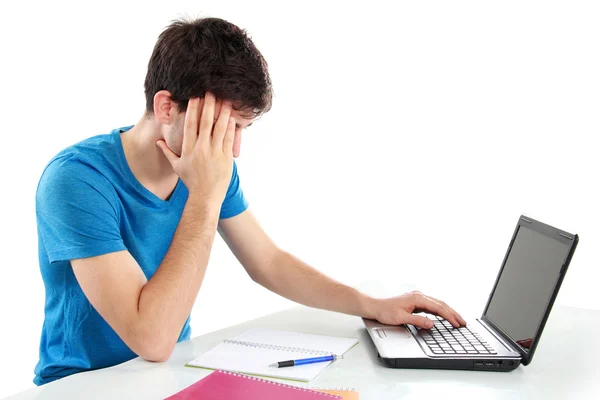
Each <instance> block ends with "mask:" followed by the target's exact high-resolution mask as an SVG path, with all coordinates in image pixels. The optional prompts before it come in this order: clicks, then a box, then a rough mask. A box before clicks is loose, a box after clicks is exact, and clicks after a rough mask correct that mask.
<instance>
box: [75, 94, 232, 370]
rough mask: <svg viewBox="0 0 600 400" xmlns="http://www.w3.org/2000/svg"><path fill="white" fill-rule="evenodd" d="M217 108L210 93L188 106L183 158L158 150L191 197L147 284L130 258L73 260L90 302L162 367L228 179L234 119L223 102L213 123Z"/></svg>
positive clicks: (189, 301) (188, 304)
mask: <svg viewBox="0 0 600 400" xmlns="http://www.w3.org/2000/svg"><path fill="white" fill-rule="evenodd" d="M215 106H216V101H215V98H214V96H212V95H211V94H207V95H206V96H205V99H204V102H203V103H202V102H201V101H200V100H198V99H192V100H190V101H189V105H188V111H187V112H186V116H185V128H184V138H183V148H182V151H181V153H182V154H181V156H178V155H176V154H175V153H173V152H172V151H171V150H170V149H169V148H168V147H167V145H166V143H165V142H164V141H159V142H158V143H157V144H158V145H159V147H161V149H162V150H163V152H164V154H165V156H166V157H167V159H168V160H169V162H170V163H171V165H172V166H173V169H174V171H175V172H176V173H177V175H179V177H180V178H181V179H182V180H183V182H184V183H185V185H186V186H187V188H188V191H189V196H188V200H187V203H186V205H185V208H184V211H183V214H182V217H181V220H180V221H179V225H178V227H177V230H176V231H175V235H174V236H173V240H172V242H171V246H170V247H169V250H168V251H167V254H166V255H165V257H164V259H163V261H162V262H161V264H160V265H159V267H158V269H157V271H156V273H155V274H154V275H153V276H152V278H151V279H150V280H149V281H147V280H146V278H145V275H144V273H143V272H142V270H141V268H140V266H139V265H138V264H137V262H136V261H135V260H134V259H133V257H132V256H131V254H129V252H127V251H120V252H116V253H109V254H105V255H102V256H98V257H90V258H85V259H75V260H71V265H72V266H73V271H74V273H75V276H76V278H77V281H78V282H79V284H80V286H81V288H82V290H83V292H84V293H85V295H86V297H87V298H88V299H89V301H90V303H92V305H93V306H94V308H96V310H97V311H98V312H99V313H100V315H101V316H102V317H103V318H104V319H105V320H106V321H107V322H108V324H109V325H110V326H111V327H112V328H113V329H114V330H115V332H116V333H117V334H118V335H119V337H121V339H122V340H123V341H124V342H125V344H127V346H128V347H129V348H130V349H131V350H132V351H133V352H135V353H136V354H138V355H139V356H141V357H143V358H145V359H148V360H152V361H163V360H166V359H167V358H168V357H169V356H170V355H171V353H172V351H173V348H174V346H175V344H176V342H177V339H178V338H179V335H180V333H181V329H182V327H183V324H184V323H185V320H186V319H187V317H188V315H189V314H190V311H191V309H192V306H193V304H194V301H195V299H196V296H197V295H198V291H199V290H200V286H201V284H202V280H203V279H204V273H205V271H206V266H207V264H208V259H209V256H210V250H211V247H212V244H213V240H214V236H215V233H216V230H217V224H218V219H219V211H220V208H221V203H222V202H223V199H224V197H225V192H226V190H227V187H228V184H229V181H230V179H231V174H232V169H233V155H232V147H233V138H234V134H235V120H234V119H233V118H230V114H231V104H230V103H229V102H228V103H226V104H225V103H223V107H222V109H221V106H220V105H218V106H217V107H218V110H217V113H219V112H220V114H218V115H219V117H218V120H217V122H216V123H215V122H214V117H215V114H216V113H215ZM201 108H202V115H201V117H200V109H201ZM213 124H214V129H213ZM211 133H212V134H211Z"/></svg>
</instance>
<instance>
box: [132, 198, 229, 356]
mask: <svg viewBox="0 0 600 400" xmlns="http://www.w3.org/2000/svg"><path fill="white" fill-rule="evenodd" d="M218 219H219V208H218V207H216V206H209V205H207V204H205V202H204V201H203V200H202V199H198V198H194V197H191V196H190V198H188V201H187V203H186V206H185V208H184V210H183V214H182V217H181V220H180V221H179V225H178V226H177V230H176V231H175V235H174V236H173V241H172V242H171V246H170V247H169V250H168V251H167V254H166V255H165V257H164V259H163V261H162V263H161V264H160V266H159V267H158V269H157V271H156V273H155V274H154V276H153V277H152V278H151V279H150V280H149V281H148V283H146V285H145V286H144V288H143V289H142V291H141V293H140V297H139V307H138V310H139V318H140V322H141V323H142V324H144V328H145V334H147V335H155V337H158V338H160V339H159V340H157V342H158V343H160V344H161V345H162V346H166V347H167V348H171V347H172V346H174V345H175V344H176V342H177V339H178V337H179V334H180V332H181V328H182V327H183V324H184V323H185V320H186V319H187V317H188V316H189V314H190V312H191V310H192V306H193V304H194V301H195V300H196V297H197V295H198V291H199V290H200V286H201V285H202V281H203V279H204V274H205V272H206V267H207V265H208V260H209V257H210V251H211V248H212V244H213V241H214V237H215V232H216V230H217V224H218ZM165 351H166V352H167V353H169V354H170V351H169V350H168V349H167V350H165Z"/></svg>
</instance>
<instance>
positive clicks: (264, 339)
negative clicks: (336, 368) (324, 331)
mask: <svg viewBox="0 0 600 400" xmlns="http://www.w3.org/2000/svg"><path fill="white" fill-rule="evenodd" d="M231 340H238V341H242V342H252V343H261V344H266V345H276V346H283V347H297V348H305V349H311V350H318V351H323V352H327V353H333V354H337V355H343V354H344V353H346V352H347V351H348V350H350V349H351V348H352V347H353V346H354V345H355V344H356V343H358V340H357V339H354V338H340V337H334V336H324V335H311V334H308V333H297V332H289V331H280V330H274V329H263V328H254V329H249V330H247V331H246V332H244V333H242V334H241V335H238V336H236V337H234V338H231ZM307 357H308V356H302V355H298V354H297V355H296V357H295V358H307Z"/></svg>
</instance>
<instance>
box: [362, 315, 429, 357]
mask: <svg viewBox="0 0 600 400" xmlns="http://www.w3.org/2000/svg"><path fill="white" fill-rule="evenodd" d="M366 325H367V329H370V330H371V333H372V334H371V336H372V338H373V339H374V340H373V341H374V342H375V346H376V347H377V351H378V352H379V354H380V356H381V357H383V358H420V357H426V355H425V353H424V352H423V350H422V349H421V346H419V343H417V341H416V340H415V338H414V337H413V335H412V334H411V333H410V331H409V330H408V328H406V327H405V326H404V325H399V326H392V325H382V324H377V323H376V322H374V321H368V322H367V323H366Z"/></svg>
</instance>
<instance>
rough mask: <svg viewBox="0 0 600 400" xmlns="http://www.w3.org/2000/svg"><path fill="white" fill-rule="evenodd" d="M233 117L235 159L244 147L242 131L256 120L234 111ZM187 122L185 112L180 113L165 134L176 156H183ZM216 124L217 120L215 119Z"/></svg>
mask: <svg viewBox="0 0 600 400" xmlns="http://www.w3.org/2000/svg"><path fill="white" fill-rule="evenodd" d="M231 116H232V117H233V118H235V125H236V127H235V139H234V140H233V157H235V158H237V157H239V155H240V150H241V146H242V131H243V130H244V129H245V128H247V127H249V126H250V125H252V122H253V121H254V118H251V117H248V116H247V115H245V114H244V113H242V112H240V111H236V110H233V111H232V112H231ZM184 121H185V112H182V113H179V115H178V116H177V121H176V122H175V124H174V125H172V128H171V130H170V131H169V132H168V133H167V134H165V141H166V142H167V146H169V148H170V149H171V150H172V151H173V152H174V153H176V154H178V155H181V148H182V146H183V126H184ZM215 122H216V118H215Z"/></svg>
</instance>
